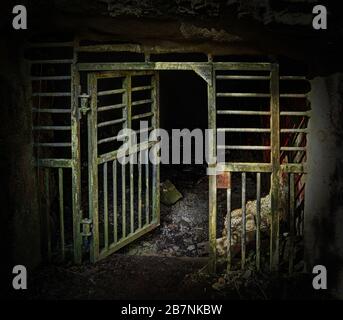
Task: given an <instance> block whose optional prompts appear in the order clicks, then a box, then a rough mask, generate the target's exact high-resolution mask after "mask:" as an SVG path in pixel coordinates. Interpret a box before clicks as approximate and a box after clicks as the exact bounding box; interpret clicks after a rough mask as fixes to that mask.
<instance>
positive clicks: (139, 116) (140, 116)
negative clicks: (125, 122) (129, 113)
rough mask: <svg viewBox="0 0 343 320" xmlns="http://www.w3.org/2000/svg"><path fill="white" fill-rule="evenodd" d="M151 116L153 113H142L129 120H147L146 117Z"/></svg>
mask: <svg viewBox="0 0 343 320" xmlns="http://www.w3.org/2000/svg"><path fill="white" fill-rule="evenodd" d="M153 115H154V113H153V112H146V113H142V114H138V115H136V116H133V117H132V118H131V119H132V120H138V119H143V118H148V117H151V116H153Z"/></svg>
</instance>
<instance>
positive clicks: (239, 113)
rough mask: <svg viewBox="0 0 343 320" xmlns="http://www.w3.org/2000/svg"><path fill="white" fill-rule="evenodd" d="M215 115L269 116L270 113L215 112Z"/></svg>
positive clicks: (243, 111) (244, 111) (245, 111)
mask: <svg viewBox="0 0 343 320" xmlns="http://www.w3.org/2000/svg"><path fill="white" fill-rule="evenodd" d="M217 114H223V115H245V116H270V111H250V110H217Z"/></svg>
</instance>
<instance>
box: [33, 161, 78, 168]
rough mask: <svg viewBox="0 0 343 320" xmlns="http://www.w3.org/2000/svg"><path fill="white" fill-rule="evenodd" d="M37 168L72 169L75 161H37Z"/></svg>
mask: <svg viewBox="0 0 343 320" xmlns="http://www.w3.org/2000/svg"><path fill="white" fill-rule="evenodd" d="M35 165H36V166H38V167H48V168H71V167H72V166H73V160H71V159H37V160H36V163H35Z"/></svg>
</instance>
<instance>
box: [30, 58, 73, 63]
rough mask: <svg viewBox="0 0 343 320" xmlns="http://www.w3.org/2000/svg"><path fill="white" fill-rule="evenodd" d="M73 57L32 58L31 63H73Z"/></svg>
mask: <svg viewBox="0 0 343 320" xmlns="http://www.w3.org/2000/svg"><path fill="white" fill-rule="evenodd" d="M73 62H74V60H73V59H54V60H30V63H31V64H71V63H73Z"/></svg>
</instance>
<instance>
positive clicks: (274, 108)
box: [270, 64, 280, 271]
mask: <svg viewBox="0 0 343 320" xmlns="http://www.w3.org/2000/svg"><path fill="white" fill-rule="evenodd" d="M270 93H271V98H270V107H271V124H270V127H271V162H272V176H271V214H272V219H271V220H272V221H271V234H270V269H271V271H278V267H279V220H280V212H279V211H280V210H279V202H280V201H279V200H280V118H279V116H280V105H279V66H278V65H277V64H272V66H271V73H270Z"/></svg>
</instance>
